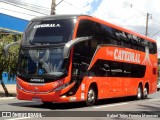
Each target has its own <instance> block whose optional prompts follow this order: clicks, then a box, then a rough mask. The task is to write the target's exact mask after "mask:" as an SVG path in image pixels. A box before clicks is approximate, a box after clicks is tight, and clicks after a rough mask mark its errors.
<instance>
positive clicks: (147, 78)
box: [17, 15, 157, 106]
mask: <svg viewBox="0 0 160 120" xmlns="http://www.w3.org/2000/svg"><path fill="white" fill-rule="evenodd" d="M18 63H19V64H18V74H17V98H18V99H19V100H31V101H32V100H33V101H42V102H43V103H44V104H48V103H52V102H58V103H61V102H78V101H86V103H87V105H89V106H90V105H94V104H95V103H96V102H97V100H99V99H106V98H114V97H124V96H135V97H136V98H137V99H142V98H147V95H148V94H151V93H154V92H155V91H156V90H157V89H156V85H157V45H156V41H155V40H153V39H151V38H148V37H145V36H143V35H140V34H138V33H135V32H132V31H130V30H127V29H125V28H122V27H119V26H116V25H114V24H111V23H108V22H105V21H103V20H100V19H98V18H95V17H91V16H85V15H54V16H45V17H38V18H35V19H32V20H31V21H30V23H29V25H28V27H27V28H26V30H25V32H24V35H23V39H22V41H21V43H20V52H19V60H18Z"/></svg>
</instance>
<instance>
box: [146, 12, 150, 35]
mask: <svg viewBox="0 0 160 120" xmlns="http://www.w3.org/2000/svg"><path fill="white" fill-rule="evenodd" d="M148 19H149V13H147V18H146V33H145V35H146V36H147V35H148Z"/></svg>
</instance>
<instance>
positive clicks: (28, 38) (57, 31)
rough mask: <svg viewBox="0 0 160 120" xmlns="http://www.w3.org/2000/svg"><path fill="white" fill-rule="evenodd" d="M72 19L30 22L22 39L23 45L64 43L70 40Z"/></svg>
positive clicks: (72, 25)
mask: <svg viewBox="0 0 160 120" xmlns="http://www.w3.org/2000/svg"><path fill="white" fill-rule="evenodd" d="M73 21H74V19H64V20H46V21H44V20H43V21H32V22H31V23H30V24H29V26H28V28H27V29H26V31H25V33H24V37H23V41H22V44H23V45H49V44H59V43H66V42H68V41H69V40H70V39H71V36H72V30H73V27H74V22H73Z"/></svg>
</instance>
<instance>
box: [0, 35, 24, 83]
mask: <svg viewBox="0 0 160 120" xmlns="http://www.w3.org/2000/svg"><path fill="white" fill-rule="evenodd" d="M21 36H22V35H1V36H0V80H2V72H3V71H6V72H8V73H9V79H10V78H12V79H13V78H14V75H15V74H16V72H17V59H18V51H19V46H18V45H16V46H12V47H11V48H10V49H9V53H8V56H7V57H5V56H4V54H3V48H4V46H5V45H7V44H9V43H12V42H15V41H17V40H21Z"/></svg>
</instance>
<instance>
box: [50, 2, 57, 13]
mask: <svg viewBox="0 0 160 120" xmlns="http://www.w3.org/2000/svg"><path fill="white" fill-rule="evenodd" d="M55 7H56V0H52V3H51V15H55Z"/></svg>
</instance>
